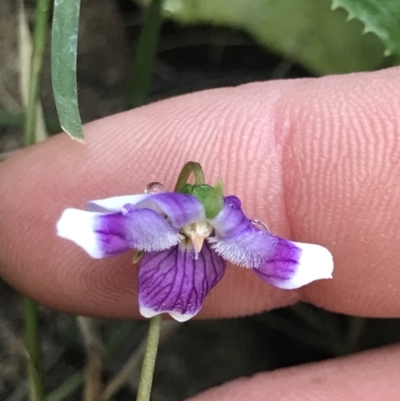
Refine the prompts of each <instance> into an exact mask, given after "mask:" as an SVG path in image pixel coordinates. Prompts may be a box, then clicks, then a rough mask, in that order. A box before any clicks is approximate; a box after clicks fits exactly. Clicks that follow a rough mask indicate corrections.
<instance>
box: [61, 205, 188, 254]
mask: <svg viewBox="0 0 400 401" xmlns="http://www.w3.org/2000/svg"><path fill="white" fill-rule="evenodd" d="M57 233H58V235H59V236H60V237H63V238H66V239H69V240H71V241H73V242H75V243H76V244H77V245H79V246H80V247H81V248H83V249H84V250H85V251H86V252H87V253H88V254H89V255H90V256H91V257H93V258H96V259H100V258H104V257H107V256H113V255H117V254H120V253H122V252H124V251H127V250H129V249H131V248H136V249H140V250H144V251H155V250H158V251H159V250H164V249H168V248H170V247H172V246H175V245H177V244H178V243H179V241H181V239H182V235H181V234H179V231H178V230H176V229H174V228H173V227H172V226H171V224H170V223H169V222H168V221H167V220H166V219H165V218H163V217H162V216H160V215H159V214H158V213H157V212H155V211H153V210H150V209H141V210H133V211H130V212H128V213H125V214H123V213H95V212H87V211H84V210H79V209H66V210H65V211H64V213H63V214H62V216H61V218H60V220H59V221H58V223H57Z"/></svg>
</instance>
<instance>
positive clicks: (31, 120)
mask: <svg viewBox="0 0 400 401" xmlns="http://www.w3.org/2000/svg"><path fill="white" fill-rule="evenodd" d="M49 10H50V0H38V2H37V6H36V14H35V30H34V33H33V50H32V58H31V71H30V77H29V96H28V105H27V108H26V120H25V145H26V146H30V145H33V144H34V143H35V140H36V116H37V107H38V103H39V87H40V75H41V71H42V66H43V58H44V57H43V56H44V51H45V47H46V36H47V28H48V20H49Z"/></svg>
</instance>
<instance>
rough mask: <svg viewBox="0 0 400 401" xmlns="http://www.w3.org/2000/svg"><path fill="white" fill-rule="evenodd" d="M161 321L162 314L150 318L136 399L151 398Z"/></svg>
mask: <svg viewBox="0 0 400 401" xmlns="http://www.w3.org/2000/svg"><path fill="white" fill-rule="evenodd" d="M161 321H162V316H161V315H157V316H154V317H152V318H151V319H150V325H149V332H148V334H147V343H146V351H145V353H144V358H143V364H142V371H141V373H140V379H139V386H138V392H137V398H136V401H149V400H150V394H151V386H152V384H153V374H154V366H155V364H156V356H157V349H158V343H159V340H160V331H161Z"/></svg>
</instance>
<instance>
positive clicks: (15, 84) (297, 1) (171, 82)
mask: <svg viewBox="0 0 400 401" xmlns="http://www.w3.org/2000/svg"><path fill="white" fill-rule="evenodd" d="M21 4H24V5H25V14H24V15H22V14H21ZM36 4H37V3H36V1H35V0H26V1H25V2H24V3H22V2H20V1H14V0H2V1H1V2H0V54H1V60H2V62H1V63H0V152H1V153H0V154H1V158H2V159H5V158H7V157H8V156H10V155H11V154H12V153H13V152H14V151H15V150H17V149H18V148H20V147H21V146H22V145H23V142H24V139H23V127H24V124H25V108H26V104H27V99H26V98H27V93H26V92H27V90H26V87H27V85H28V83H29V82H28V83H27V75H29V74H28V73H29V65H28V64H29V59H30V52H31V41H32V38H31V35H30V33H29V32H32V31H33V28H34V26H35V22H36V21H35V7H36ZM149 4H150V0H137V1H132V0H118V1H115V0H97V1H90V0H82V4H81V13H80V20H79V32H76V34H78V48H77V50H76V54H77V61H78V64H77V74H78V75H77V88H76V87H72V86H73V85H72V86H71V84H69V87H68V88H65V87H64V89H61V92H62V91H65V90H66V91H69V90H70V89H71V98H70V99H72V98H73V96H76V94H77V95H78V96H79V111H80V114H81V117H82V121H83V122H89V121H91V120H94V119H97V118H101V117H104V116H106V115H110V114H114V113H117V112H120V111H123V110H126V109H127V108H130V107H134V106H138V105H139V104H142V103H144V102H151V101H155V100H158V99H162V98H167V97H170V96H174V95H178V94H182V93H188V92H193V91H196V90H203V89H208V88H215V87H222V86H232V85H239V84H242V83H246V82H252V81H259V80H268V79H277V78H279V79H283V78H298V77H313V76H321V75H325V74H334V73H348V72H355V71H370V70H376V69H379V68H384V67H388V66H392V65H396V64H397V62H398V60H399V55H400V2H398V1H397V0H386V1H381V0H347V1H346V0H334V1H333V2H330V1H329V0H251V1H249V0H164V1H160V2H159V4H160V6H162V7H161V14H160V16H161V17H162V19H160V23H157V21H156V20H155V19H157V18H158V17H157V14H152V15H151V17H150V18H148V19H147V21H150V22H147V28H146V29H147V31H146V32H147V34H146V35H147V36H146V35H145V34H144V30H142V27H143V23H144V21H146V18H145V15H146V12H145V9H146V8H147V7H148V6H149ZM154 4H155V1H153V6H154ZM143 6H144V9H143ZM332 6H333V8H335V10H333V11H332V10H331V8H332ZM154 10H156V8H154ZM154 10H153V11H154ZM52 12H53V9H51V10H50V14H52ZM50 22H51V21H50V20H49V28H48V32H47V39H48V40H47V45H46V47H45V59H44V64H43V72H42V76H41V78H42V79H41V83H40V108H39V109H38V114H37V118H38V121H39V123H38V124H37V132H38V131H40V132H41V133H42V134H41V135H42V136H41V139H44V138H45V137H46V136H47V135H48V134H50V135H53V134H55V133H57V132H59V131H60V124H59V122H58V118H57V110H56V106H55V102H54V99H53V92H52V83H51V79H50V66H51V62H50V59H51V54H50V43H51V42H50V36H51V27H50V25H51V24H50ZM73 25H74V24H71V26H73ZM75 25H76V24H75ZM73 34H74V33H71V35H73ZM66 37H67V38H68V35H67V36H66ZM143 37H144V39H143ZM149 43H150V44H151V46H148V44H149ZM149 49H150V50H151V49H153V50H154V57H151V54H150V53H151V52H150V51H149ZM61 50H62V48H61ZM59 53H60V54H59V56H60V57H64V56H65V52H63V51H60V52H59ZM385 54H386V55H385ZM53 57H54V54H53ZM143 60H144V61H143ZM53 63H54V59H53ZM27 71H28V72H27ZM64 73H67V72H64ZM59 77H60V78H59V79H61V80H62V78H63V74H60V75H59ZM71 78H72V82H73V80H74V77H73V75H71ZM76 89H78V91H76ZM74 91H75V92H76V93H75V95H74V93H73V92H74ZM61 94H63V93H61ZM67 118H68V117H67ZM0 294H1V295H0V299H1V307H0V399H2V400H6V401H21V400H26V399H27V382H26V379H25V372H24V360H25V353H26V350H25V348H24V345H23V342H22V338H23V336H22V328H23V310H22V305H21V303H20V298H19V296H18V294H16V293H15V292H14V291H13V290H12V289H11V288H10V287H9V286H8V285H7V284H6V283H4V282H0ZM39 327H40V332H41V338H42V350H43V355H44V358H43V359H44V369H45V392H46V394H47V395H48V397H47V400H50V401H59V400H71V401H72V400H76V399H82V396H81V394H82V392H83V391H82V389H83V377H84V369H85V367H86V368H87V361H88V360H89V359H90V355H92V361H97V362H98V365H96V366H97V367H99V369H98V370H97V373H96V372H95V374H97V379H99V381H100V384H99V383H98V385H99V389H100V390H99V391H100V392H101V393H102V396H101V397H102V398H101V399H102V400H109V399H110V400H111V399H112V400H127V399H133V397H134V394H135V391H136V386H137V379H138V372H137V367H138V364H139V362H140V357H141V348H140V344H141V341H142V339H143V336H144V333H145V330H146V323H144V322H116V321H109V320H107V321H106V320H94V319H87V320H82V319H76V318H75V317H72V316H66V315H64V314H61V313H57V312H54V311H51V310H48V309H45V308H42V309H41V310H40V319H39ZM88 333H89V334H88ZM399 340H400V321H399V320H397V319H365V318H359V317H349V316H343V315H338V314H333V313H329V312H327V311H323V310H319V309H317V308H314V307H311V306H309V305H305V304H299V305H296V306H294V307H290V308H284V309H279V310H275V311H272V312H269V313H264V314H261V315H257V316H253V317H247V318H242V319H232V320H223V321H212V322H189V323H187V324H184V325H173V324H170V323H166V324H165V325H164V339H163V343H162V345H161V349H160V355H159V359H158V365H157V369H156V377H155V384H154V392H153V399H154V400H155V401H163V400H165V401H173V400H181V399H183V398H185V397H188V396H190V395H193V394H196V393H197V392H199V391H202V390H204V389H206V388H209V387H210V386H213V385H217V384H219V383H222V382H224V381H227V380H230V379H233V378H236V377H239V376H243V375H251V374H253V373H256V372H258V371H261V370H272V369H276V368H280V367H285V366H292V365H295V364H299V363H304V362H310V361H318V360H323V359H325V358H328V357H333V356H340V355H346V354H349V353H352V352H357V351H360V350H364V349H368V348H371V347H375V346H379V345H383V344H389V343H392V342H396V341H399ZM89 350H90V352H89ZM93 350H94V351H93ZM92 351H93V353H92ZM93 355H94V356H93ZM96 358H98V359H96ZM85 397H86V398H84V399H85V401H90V398H88V397H89V396H87V393H86V395H85Z"/></svg>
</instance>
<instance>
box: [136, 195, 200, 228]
mask: <svg viewBox="0 0 400 401" xmlns="http://www.w3.org/2000/svg"><path fill="white" fill-rule="evenodd" d="M135 208H138V209H142V208H149V209H152V210H155V211H156V212H158V213H160V214H164V215H166V216H167V217H168V220H169V221H170V222H171V224H172V225H173V226H174V227H175V228H178V229H180V228H182V227H183V226H185V225H187V224H191V223H194V222H196V221H200V220H205V218H206V215H205V211H204V207H203V204H202V203H201V202H200V201H199V200H198V199H197V198H196V197H195V196H192V195H186V194H181V193H179V192H163V193H158V194H152V195H149V196H147V198H146V199H143V200H142V201H140V202H138V203H137V204H136V205H135Z"/></svg>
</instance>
